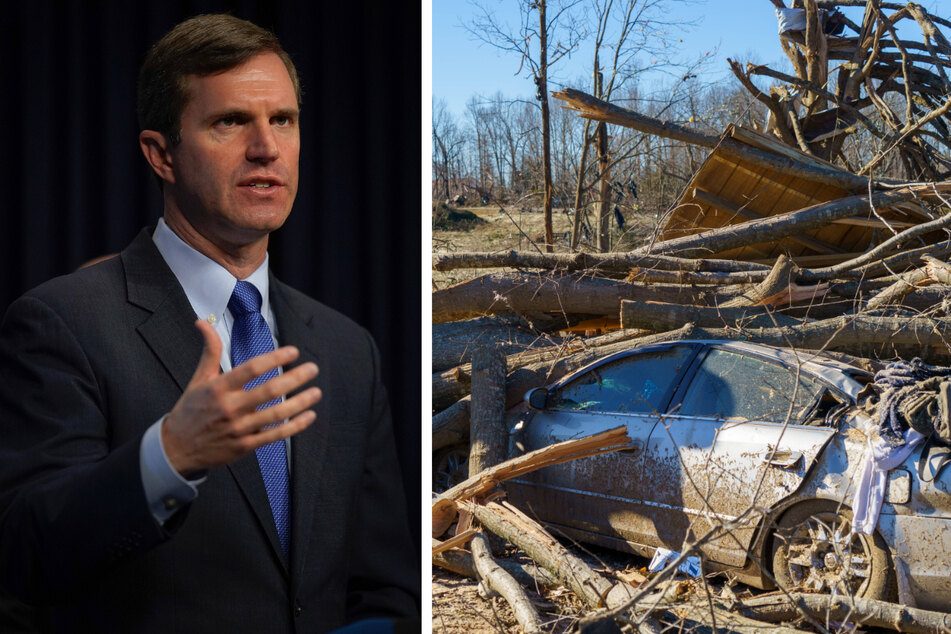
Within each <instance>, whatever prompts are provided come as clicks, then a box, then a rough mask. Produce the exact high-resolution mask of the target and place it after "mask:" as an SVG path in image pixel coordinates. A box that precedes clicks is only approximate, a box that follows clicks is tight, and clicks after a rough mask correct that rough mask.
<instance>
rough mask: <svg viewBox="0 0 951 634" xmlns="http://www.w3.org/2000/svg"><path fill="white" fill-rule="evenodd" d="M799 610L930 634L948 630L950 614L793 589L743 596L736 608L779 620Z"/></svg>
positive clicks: (762, 618) (795, 615) (760, 618)
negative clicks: (805, 592) (774, 593)
mask: <svg viewBox="0 0 951 634" xmlns="http://www.w3.org/2000/svg"><path fill="white" fill-rule="evenodd" d="M797 605H798V606H799V609H800V610H803V611H805V612H807V613H808V614H810V615H812V616H813V617H814V618H815V619H817V620H820V621H825V620H826V619H832V620H835V621H847V622H850V623H855V624H857V625H860V626H862V627H863V628H865V627H884V628H888V629H892V630H895V631H897V632H912V633H916V634H926V633H927V634H931V633H933V632H946V631H948V630H951V614H948V613H945V612H932V611H930V610H921V609H919V608H909V607H906V606H904V605H899V604H897V603H889V602H888V601H876V600H873V599H862V598H858V597H855V598H851V597H842V596H837V597H832V596H830V595H827V594H803V593H798V592H797V593H792V594H790V595H789V597H788V598H787V597H786V596H783V595H771V596H764V597H753V598H751V599H743V601H742V602H741V603H740V605H739V606H738V608H737V611H738V612H739V613H740V614H743V615H745V616H747V617H750V618H754V619H756V620H758V621H766V622H769V623H778V622H782V621H789V620H793V619H796V618H798V617H799V614H800V613H799V611H798V610H797V609H796V606H797Z"/></svg>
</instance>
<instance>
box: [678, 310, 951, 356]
mask: <svg viewBox="0 0 951 634" xmlns="http://www.w3.org/2000/svg"><path fill="white" fill-rule="evenodd" d="M691 337H695V338H698V339H731V340H738V341H754V342H757V343H765V344H769V345H773V346H790V347H794V348H813V349H817V350H821V349H825V348H831V349H835V350H839V351H842V352H847V353H849V354H854V355H856V356H860V357H867V356H870V355H869V349H870V348H871V347H874V348H876V349H878V350H884V351H885V353H886V355H890V354H892V348H895V347H903V346H904V347H915V346H917V347H922V348H924V347H929V346H941V347H942V348H944V347H945V346H947V343H948V342H951V320H948V319H932V318H928V317H867V316H864V315H844V316H841V317H834V318H830V319H823V320H820V321H814V322H809V323H804V324H802V325H799V326H784V327H779V328H738V329H713V328H701V327H696V328H694V329H693V332H692V334H691ZM946 354H947V353H946ZM921 356H923V357H924V356H925V355H924V354H923V353H922V354H921Z"/></svg>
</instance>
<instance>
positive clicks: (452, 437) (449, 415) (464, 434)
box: [433, 396, 472, 451]
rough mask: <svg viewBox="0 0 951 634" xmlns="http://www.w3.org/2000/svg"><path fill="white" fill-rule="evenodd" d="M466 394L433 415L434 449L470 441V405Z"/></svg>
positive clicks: (470, 399)
mask: <svg viewBox="0 0 951 634" xmlns="http://www.w3.org/2000/svg"><path fill="white" fill-rule="evenodd" d="M471 401H472V397H471V396H465V397H463V398H461V399H459V400H458V401H456V402H455V403H453V404H452V405H450V406H449V407H447V408H446V409H444V410H443V411H441V412H439V413H438V414H436V415H435V416H433V451H437V450H439V449H442V448H443V447H450V446H452V445H458V444H460V443H464V442H468V441H469V406H470V403H471Z"/></svg>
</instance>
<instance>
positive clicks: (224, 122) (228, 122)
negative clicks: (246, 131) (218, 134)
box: [215, 117, 238, 128]
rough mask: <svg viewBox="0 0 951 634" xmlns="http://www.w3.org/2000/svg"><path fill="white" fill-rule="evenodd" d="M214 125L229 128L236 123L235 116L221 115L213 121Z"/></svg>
mask: <svg viewBox="0 0 951 634" xmlns="http://www.w3.org/2000/svg"><path fill="white" fill-rule="evenodd" d="M215 125H216V126H218V127H219V128H231V127H234V126H236V125H238V119H237V117H222V118H221V119H218V121H216V122H215Z"/></svg>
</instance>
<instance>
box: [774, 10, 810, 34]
mask: <svg viewBox="0 0 951 634" xmlns="http://www.w3.org/2000/svg"><path fill="white" fill-rule="evenodd" d="M776 21H777V22H779V33H780V34H783V33H788V32H789V31H805V30H806V10H805V9H776Z"/></svg>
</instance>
